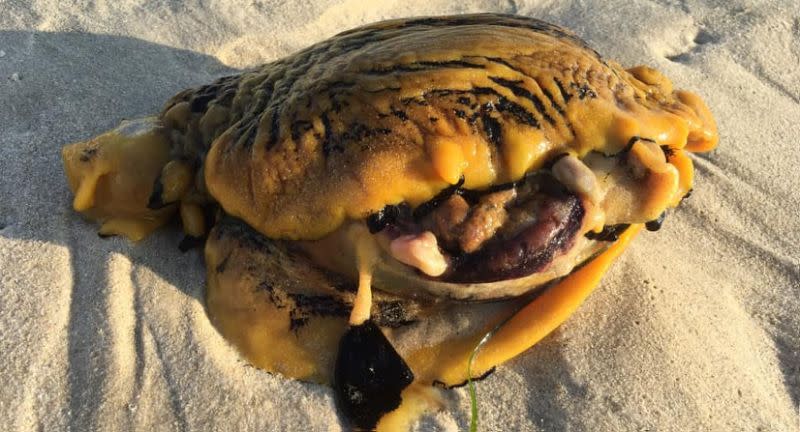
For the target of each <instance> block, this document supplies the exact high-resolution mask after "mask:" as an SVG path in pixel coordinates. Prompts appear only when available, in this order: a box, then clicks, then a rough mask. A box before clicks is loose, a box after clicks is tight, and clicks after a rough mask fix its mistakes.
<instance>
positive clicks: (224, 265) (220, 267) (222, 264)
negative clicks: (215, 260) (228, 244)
mask: <svg viewBox="0 0 800 432" xmlns="http://www.w3.org/2000/svg"><path fill="white" fill-rule="evenodd" d="M230 257H231V256H230V254H228V256H226V257H225V259H223V260H222V261H220V262H219V264H217V268H215V269H214V270H216V272H217V273H223V272H224V271H225V269H226V268H227V267H228V260H229V259H230Z"/></svg>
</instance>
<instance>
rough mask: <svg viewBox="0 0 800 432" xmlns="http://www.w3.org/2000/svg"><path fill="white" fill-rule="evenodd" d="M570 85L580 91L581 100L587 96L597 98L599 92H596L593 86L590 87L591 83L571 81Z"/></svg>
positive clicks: (579, 97)
mask: <svg viewBox="0 0 800 432" xmlns="http://www.w3.org/2000/svg"><path fill="white" fill-rule="evenodd" d="M569 85H570V87H572V88H574V89H575V90H577V91H578V99H580V100H583V99H585V98H586V97H589V98H590V99H595V98H597V93H595V91H594V90H592V88H591V87H589V84H586V83H584V84H580V85H579V84H578V83H574V82H573V83H570V84H569Z"/></svg>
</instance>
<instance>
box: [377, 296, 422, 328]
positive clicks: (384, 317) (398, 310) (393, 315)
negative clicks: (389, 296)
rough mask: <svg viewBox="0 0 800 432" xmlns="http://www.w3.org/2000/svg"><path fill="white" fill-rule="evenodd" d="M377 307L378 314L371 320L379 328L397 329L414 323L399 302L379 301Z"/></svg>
mask: <svg viewBox="0 0 800 432" xmlns="http://www.w3.org/2000/svg"><path fill="white" fill-rule="evenodd" d="M377 306H378V313H377V315H376V316H373V319H374V320H375V324H377V325H379V326H381V327H389V328H398V327H402V326H406V325H409V324H412V323H414V322H416V320H415V319H413V318H412V317H410V316H409V313H408V311H407V310H406V308H405V306H404V305H403V302H402V301H400V300H394V301H379V302H377Z"/></svg>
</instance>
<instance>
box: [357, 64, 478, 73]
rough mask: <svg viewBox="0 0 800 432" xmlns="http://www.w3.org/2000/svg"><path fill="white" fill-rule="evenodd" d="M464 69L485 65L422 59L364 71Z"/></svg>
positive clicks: (391, 71)
mask: <svg viewBox="0 0 800 432" xmlns="http://www.w3.org/2000/svg"><path fill="white" fill-rule="evenodd" d="M448 68H454V69H464V68H472V69H485V68H486V67H485V66H484V65H480V64H475V63H470V62H465V61H463V60H450V61H441V62H434V61H421V62H415V63H408V64H398V65H394V66H390V67H386V68H375V69H370V70H366V71H364V72H363V73H364V74H367V75H388V74H394V73H398V72H420V71H430V70H437V69H448Z"/></svg>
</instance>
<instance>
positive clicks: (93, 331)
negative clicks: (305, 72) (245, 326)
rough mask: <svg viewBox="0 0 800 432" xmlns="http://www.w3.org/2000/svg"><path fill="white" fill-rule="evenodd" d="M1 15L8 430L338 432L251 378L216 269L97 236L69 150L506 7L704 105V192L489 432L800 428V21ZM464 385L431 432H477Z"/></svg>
mask: <svg viewBox="0 0 800 432" xmlns="http://www.w3.org/2000/svg"><path fill="white" fill-rule="evenodd" d="M68 3H71V2H59V1H57V0H32V1H22V0H20V1H13V0H12V1H5V2H0V101H1V102H0V178H2V180H0V424H2V425H3V429H5V430H12V431H32V430H42V431H51V430H72V431H88V430H101V431H128V430H198V431H211V430H334V431H335V430H340V429H341V426H340V419H339V418H338V416H337V413H336V409H335V407H334V404H333V397H332V393H331V391H330V389H328V388H325V387H322V386H318V385H312V384H304V383H299V382H295V381H289V380H286V379H284V378H282V377H280V376H273V375H270V374H267V373H264V372H262V371H259V370H257V369H254V368H252V367H250V366H248V365H247V364H246V363H245V362H244V361H243V360H242V359H241V358H240V356H239V355H238V354H237V352H236V351H235V350H234V349H232V348H231V347H230V346H229V345H228V344H227V343H226V342H225V341H224V340H222V338H221V337H220V336H219V334H218V333H217V332H216V331H215V330H214V328H213V327H212V325H211V324H210V323H209V321H208V319H207V318H206V315H205V312H204V309H203V303H202V297H203V291H204V288H203V286H204V269H203V263H202V259H201V256H200V254H199V253H198V252H196V251H195V252H189V253H180V252H179V251H178V249H177V247H176V245H177V243H178V241H179V240H180V234H179V233H178V232H177V230H176V229H174V227H173V228H171V229H165V230H162V231H160V232H158V233H157V234H156V235H153V236H152V237H150V238H148V239H146V240H144V241H142V242H140V243H138V244H132V243H130V242H128V241H126V240H124V239H120V238H112V239H106V240H102V239H99V238H98V237H97V236H96V235H95V230H96V227H95V226H94V225H93V224H91V223H88V222H86V221H84V220H82V219H81V218H80V217H79V216H78V215H76V214H75V213H74V212H73V211H72V210H71V208H70V200H71V196H70V193H69V191H68V189H67V186H66V182H65V179H64V176H63V171H62V168H61V163H60V157H59V149H60V147H61V146H62V145H64V144H66V143H69V142H72V141H77V140H82V139H86V138H88V137H90V136H92V135H95V134H97V133H99V132H102V131H104V130H106V129H108V128H110V127H113V126H115V125H116V124H117V123H118V122H119V120H121V119H123V118H132V117H137V116H142V115H145V114H148V113H153V112H156V111H157V110H158V109H159V108H160V106H161V104H162V103H163V101H165V100H166V99H167V98H168V97H169V96H171V95H172V94H173V93H175V92H177V91H179V90H181V89H183V88H185V87H188V86H193V85H197V84H202V83H204V82H207V81H209V80H211V79H213V78H214V77H217V76H220V75H223V74H226V73H231V72H233V71H235V70H237V69H240V68H243V67H247V66H250V65H255V64H258V63H262V62H265V61H269V60H272V59H276V58H279V57H281V56H284V55H286V54H289V53H291V52H292V51H294V50H297V49H299V48H302V47H304V46H307V45H308V44H310V43H312V42H315V41H318V40H321V39H323V38H326V37H328V36H331V35H333V34H335V33H337V32H339V31H341V30H344V29H347V28H350V27H353V26H357V25H360V24H364V23H367V22H371V21H376V20H380V19H386V18H392V17H401V16H407V15H428V14H443V13H465V12H476V11H497V12H507V13H518V14H523V15H530V16H535V17H539V18H544V19H547V20H550V21H553V22H555V23H559V24H562V25H565V26H567V27H570V28H572V29H574V30H575V31H576V32H577V33H578V34H580V35H581V36H582V37H584V38H585V39H586V40H587V41H589V42H590V43H591V44H592V45H593V46H595V47H596V48H597V49H598V50H599V51H600V52H601V53H603V54H604V55H606V56H607V57H609V58H614V59H617V60H618V61H620V62H621V63H623V64H625V65H634V64H639V63H645V64H648V65H651V66H654V67H657V68H658V69H660V70H662V71H663V72H664V73H665V74H666V75H667V76H669V77H671V78H672V79H673V81H674V82H675V84H676V86H678V87H684V88H688V89H691V90H694V91H696V92H698V93H700V94H701V95H702V96H703V97H704V98H705V100H706V101H707V102H708V104H709V105H710V107H711V109H712V111H713V112H714V113H715V115H716V117H717V120H718V123H719V129H720V132H721V141H720V145H719V148H718V149H717V150H715V151H713V152H711V153H708V154H704V155H699V156H697V157H694V161H695V166H696V169H697V178H696V184H695V191H694V194H693V195H692V197H691V198H690V199H689V200H688V201H687V202H686V203H685V205H683V206H682V207H681V208H680V209H679V210H678V211H676V212H674V213H673V214H672V215H671V217H670V218H668V219H667V222H666V223H665V225H664V227H663V228H662V230H661V231H659V232H658V233H656V234H652V233H647V234H644V235H642V236H640V237H639V238H638V239H637V240H636V241H635V242H634V245H633V246H632V248H630V249H629V250H628V251H627V253H626V254H625V255H624V256H623V257H622V258H621V259H620V260H619V261H618V262H617V263H616V264H615V266H614V267H613V270H612V271H611V272H610V273H609V274H608V275H607V276H606V278H605V279H604V282H603V283H602V286H601V287H600V288H599V289H598V290H597V291H596V292H595V293H594V294H593V295H592V296H591V297H590V299H589V300H588V302H587V303H586V304H585V305H584V306H583V307H582V308H581V309H580V311H579V312H578V313H577V314H576V315H574V316H573V317H572V318H571V319H570V320H569V321H568V322H567V323H566V324H565V325H564V326H562V327H561V328H560V329H559V330H557V331H556V332H555V333H554V334H552V335H550V336H549V337H547V338H546V339H545V340H544V341H543V342H542V343H540V344H539V345H537V346H536V347H534V348H533V349H531V350H530V351H529V352H528V353H527V354H525V355H524V356H522V357H520V358H518V359H516V360H514V361H512V362H511V363H510V364H508V365H506V366H504V367H502V368H500V369H499V370H498V371H497V372H496V373H494V374H493V375H492V376H490V377H489V378H488V379H486V380H485V381H483V382H481V383H480V384H479V386H478V391H479V399H480V406H479V407H480V412H481V426H482V429H483V430H541V431H550V430H571V431H584V430H587V431H589V430H591V431H606V430H608V431H617V430H619V431H643V430H649V431H655V430H658V431H671V430H675V431H686V430H709V431H723V430H724V431H734V430H737V431H738V430H747V431H755V430H764V431H792V430H795V431H796V430H800V413H799V412H798V410H799V409H800V408H799V405H800V216H798V212H799V211H800V179H799V178H798V175H800V168H798V167H800V152H798V142H800V122H799V121H798V119H800V19H798V18H797V17H798V16H800V3H797V2H794V1H791V0H787V1H785V2H782V3H781V2H755V3H760V4H750V3H749V2H745V1H730V2H728V1H709V2H705V3H703V2H697V1H691V0H689V1H670V0H657V1H629V0H614V1H602V2H601V1H596V2H587V1H571V2H550V1H540V2H514V1H510V2H506V1H492V0H472V1H464V2H458V4H457V5H456V3H454V2H446V1H439V0H428V1H425V2H417V4H413V3H414V2H405V1H403V2H401V1H388V2H383V4H381V5H379V6H378V5H375V4H376V3H377V2H371V1H366V0H326V1H321V2H287V1H253V2H240V4H234V2H228V1H222V0H220V1H203V2H199V1H193V2H180V1H173V0H170V1H137V0H122V1H118V2H81V3H80V4H77V3H76V4H75V5H67V4H68ZM466 395H467V394H466V391H465V390H464V389H459V390H454V391H452V392H451V393H449V396H448V402H449V404H450V406H449V407H448V408H447V409H446V410H444V411H442V412H439V413H436V414H435V415H432V416H428V417H426V418H424V419H423V420H422V422H421V423H420V424H418V425H417V426H416V428H417V429H418V430H447V431H450V430H463V429H465V427H466V425H467V424H468V422H469V404H468V399H467V396H466Z"/></svg>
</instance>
